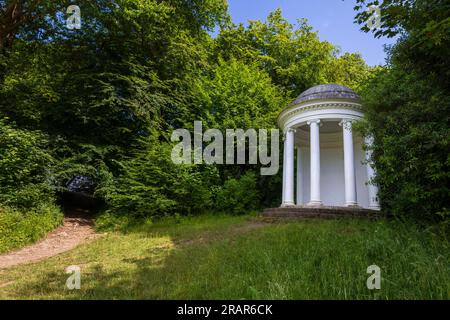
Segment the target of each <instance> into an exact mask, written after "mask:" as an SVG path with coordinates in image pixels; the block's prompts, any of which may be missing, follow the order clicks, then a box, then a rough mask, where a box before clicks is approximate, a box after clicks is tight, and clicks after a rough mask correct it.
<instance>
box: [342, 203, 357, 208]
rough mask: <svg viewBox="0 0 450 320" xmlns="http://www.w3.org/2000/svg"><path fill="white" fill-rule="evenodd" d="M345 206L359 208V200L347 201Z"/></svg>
mask: <svg viewBox="0 0 450 320" xmlns="http://www.w3.org/2000/svg"><path fill="white" fill-rule="evenodd" d="M345 206H346V207H348V208H359V206H358V203H357V202H347V203H346V204H345Z"/></svg>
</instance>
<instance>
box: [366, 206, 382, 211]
mask: <svg viewBox="0 0 450 320" xmlns="http://www.w3.org/2000/svg"><path fill="white" fill-rule="evenodd" d="M369 209H370V210H377V211H380V210H381V207H380V206H369Z"/></svg>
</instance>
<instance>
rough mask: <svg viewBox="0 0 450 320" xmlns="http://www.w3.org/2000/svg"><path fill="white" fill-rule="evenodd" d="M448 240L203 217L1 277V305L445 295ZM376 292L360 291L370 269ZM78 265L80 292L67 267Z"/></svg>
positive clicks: (368, 226) (345, 226)
mask: <svg viewBox="0 0 450 320" xmlns="http://www.w3.org/2000/svg"><path fill="white" fill-rule="evenodd" d="M449 252H450V251H449V243H448V241H447V240H445V239H444V238H443V237H442V236H437V235H435V234H434V233H432V232H431V231H426V230H419V229H418V228H417V227H415V226H411V225H407V224H402V223H400V222H396V221H384V220H380V221H369V220H363V219H356V220H351V219H345V220H329V221H324V220H304V221H297V222H283V223H277V224H265V223H260V222H257V221H255V220H254V218H252V217H249V216H245V217H229V216H228V217H227V216H202V217H195V218H185V219H181V220H173V219H172V220H167V221H162V222H159V223H156V224H151V223H149V224H142V225H140V226H139V227H129V228H127V230H126V231H123V232H118V231H114V232H110V233H108V234H106V235H104V236H103V237H101V238H100V239H98V240H96V241H94V242H91V243H88V244H85V245H82V246H79V247H78V248H76V249H74V250H72V251H69V252H67V253H65V254H62V255H60V256H56V257H53V258H51V259H48V260H46V261H43V262H40V263H36V264H31V265H24V266H20V267H16V268H13V269H9V270H1V271H0V298H1V299H23V298H25V299H419V298H420V299H422V298H423V299H448V298H449V297H450V270H449V262H450V261H449ZM373 264H375V265H378V266H379V267H380V268H381V276H382V281H381V289H380V290H368V289H367V287H366V280H367V278H368V276H369V275H368V274H367V273H366V271H367V267H368V266H369V265H373ZM70 265H78V266H80V267H81V289H80V290H73V291H70V290H68V289H66V288H65V282H66V279H67V278H68V276H69V275H67V274H65V268H66V267H67V266H70Z"/></svg>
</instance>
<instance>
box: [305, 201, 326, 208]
mask: <svg viewBox="0 0 450 320" xmlns="http://www.w3.org/2000/svg"><path fill="white" fill-rule="evenodd" d="M322 205H323V203H322V201H310V202H308V204H307V206H308V207H321V206H322Z"/></svg>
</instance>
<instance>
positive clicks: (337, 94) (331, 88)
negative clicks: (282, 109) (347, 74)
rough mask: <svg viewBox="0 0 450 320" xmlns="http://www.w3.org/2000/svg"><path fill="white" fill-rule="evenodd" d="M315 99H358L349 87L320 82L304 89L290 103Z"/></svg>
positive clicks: (294, 103)
mask: <svg viewBox="0 0 450 320" xmlns="http://www.w3.org/2000/svg"><path fill="white" fill-rule="evenodd" d="M317 99H350V100H355V101H359V100H360V99H359V96H358V95H357V94H356V93H355V91H353V90H352V89H350V88H347V87H344V86H341V85H338V84H321V85H318V86H315V87H312V88H309V89H308V90H306V91H304V92H303V93H302V94H301V95H299V96H298V97H297V99H295V101H294V102H292V103H291V105H296V104H300V103H302V102H305V101H309V100H317Z"/></svg>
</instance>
